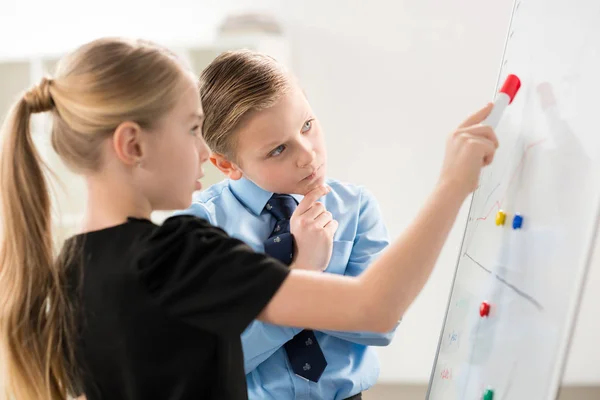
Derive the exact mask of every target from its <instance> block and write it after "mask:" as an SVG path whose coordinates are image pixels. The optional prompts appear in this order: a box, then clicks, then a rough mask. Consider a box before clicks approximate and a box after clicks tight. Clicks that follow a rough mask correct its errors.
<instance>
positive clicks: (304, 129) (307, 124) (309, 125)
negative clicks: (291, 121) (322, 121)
mask: <svg viewBox="0 0 600 400" xmlns="http://www.w3.org/2000/svg"><path fill="white" fill-rule="evenodd" d="M310 128H312V120H311V119H309V120H308V121H306V122H305V123H304V125H302V133H306V132H308V131H310Z"/></svg>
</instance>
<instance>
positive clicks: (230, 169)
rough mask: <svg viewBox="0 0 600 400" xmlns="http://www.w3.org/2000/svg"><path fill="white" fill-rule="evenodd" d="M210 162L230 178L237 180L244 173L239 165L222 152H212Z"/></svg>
mask: <svg viewBox="0 0 600 400" xmlns="http://www.w3.org/2000/svg"><path fill="white" fill-rule="evenodd" d="M210 162H211V163H213V165H214V166H215V167H217V168H218V169H219V170H220V171H221V172H222V173H224V174H225V175H227V176H228V177H229V179H233V180H234V181H237V180H238V179H240V178H241V177H242V175H243V174H242V170H240V169H239V167H238V166H237V165H235V164H234V163H232V162H231V161H229V160H228V159H227V157H225V156H224V155H222V154H219V153H211V155H210Z"/></svg>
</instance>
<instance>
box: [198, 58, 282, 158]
mask: <svg viewBox="0 0 600 400" xmlns="http://www.w3.org/2000/svg"><path fill="white" fill-rule="evenodd" d="M288 88H289V78H288V75H287V74H286V72H285V70H284V68H283V67H282V66H281V65H280V64H279V63H278V62H277V61H275V59H273V58H272V57H270V56H267V55H265V54H261V53H257V52H254V51H250V50H237V51H228V52H225V53H223V54H221V55H219V56H218V57H217V58H215V59H214V60H213V62H211V63H210V65H209V66H208V67H207V68H206V69H205V70H204V71H203V72H202V75H201V77H200V96H201V99H202V107H203V109H204V115H205V117H204V123H203V126H202V135H203V136H204V140H206V143H207V144H208V146H209V147H210V149H211V150H212V151H213V152H215V153H220V154H223V155H226V156H228V157H230V158H234V153H235V139H234V134H235V131H236V128H237V127H238V126H239V125H240V123H242V122H243V120H244V119H245V118H247V117H248V116H249V115H250V114H251V113H252V112H253V111H260V110H264V109H266V108H269V107H272V106H273V105H274V104H275V103H276V102H277V100H278V99H279V98H280V97H281V96H282V95H284V94H285V93H286V91H287V89H288Z"/></svg>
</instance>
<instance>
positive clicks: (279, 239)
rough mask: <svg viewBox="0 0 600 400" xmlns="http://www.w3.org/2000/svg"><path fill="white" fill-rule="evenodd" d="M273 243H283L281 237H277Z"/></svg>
mask: <svg viewBox="0 0 600 400" xmlns="http://www.w3.org/2000/svg"><path fill="white" fill-rule="evenodd" d="M273 241H274V242H275V243H279V242H281V238H280V237H279V236H277V237H276V238H275V239H273Z"/></svg>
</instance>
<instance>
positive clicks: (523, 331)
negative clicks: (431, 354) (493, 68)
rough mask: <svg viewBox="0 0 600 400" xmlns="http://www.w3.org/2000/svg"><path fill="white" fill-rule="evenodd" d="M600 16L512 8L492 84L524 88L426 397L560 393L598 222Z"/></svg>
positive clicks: (544, 4) (470, 226)
mask: <svg viewBox="0 0 600 400" xmlns="http://www.w3.org/2000/svg"><path fill="white" fill-rule="evenodd" d="M599 21H600V2H599V1H595V0H569V1H566V0H521V1H516V2H515V4H514V6H513V13H512V17H511V21H510V28H509V30H508V34H507V39H506V46H505V49H504V54H503V57H502V62H501V67H500V72H499V77H498V82H497V88H498V85H499V84H501V83H502V82H503V81H504V79H505V78H506V76H507V75H508V74H516V75H517V76H518V77H519V78H520V79H521V82H522V86H521V89H520V91H519V93H518V94H517V96H516V97H515V99H514V101H513V103H512V104H511V105H510V106H509V107H508V108H507V109H506V112H505V114H504V116H503V118H502V120H501V121H500V123H499V125H498V126H497V128H496V133H497V134H498V136H499V140H500V147H499V149H498V151H497V154H496V158H495V160H494V162H493V164H492V165H491V166H490V167H488V168H486V169H485V170H484V171H482V174H481V181H480V185H479V187H478V188H477V190H476V191H475V192H474V194H473V197H472V201H471V206H470V210H469V217H468V220H467V226H466V229H465V233H464V238H463V242H462V245H461V251H460V254H459V258H458V262H457V266H456V271H455V275H454V280H453V283H452V289H451V293H450V298H449V300H448V305H447V310H446V316H445V318H444V323H443V328H442V332H441V334H440V338H439V342H438V349H437V353H436V357H435V361H434V366H433V368H432V373H431V379H430V383H429V390H428V394H427V398H428V399H430V400H442V399H443V400H454V399H457V400H471V399H473V400H475V399H476V400H480V399H486V400H487V399H493V400H507V399H516V400H523V399H527V400H535V399H555V398H556V396H557V393H558V389H559V386H560V382H561V378H562V374H563V370H564V365H565V360H566V355H567V354H568V349H569V343H570V340H571V336H572V331H573V327H574V324H575V322H576V317H577V311H578V308H579V302H580V298H581V292H582V290H583V283H584V281H585V278H586V273H587V269H588V264H589V260H590V258H591V254H590V253H591V252H592V250H593V244H594V240H595V236H596V229H597V225H598V220H599V218H598V216H599V204H600V165H599V160H600V128H599V125H598V121H599V119H600V118H599V116H600V101H599V100H598V94H599V92H600V23H599ZM500 210H502V211H503V212H504V213H505V222H504V225H502V224H500V225H498V224H497V221H496V219H497V218H496V217H497V216H498V212H499V211H500ZM516 215H520V216H521V217H522V225H521V227H520V228H519V227H518V224H517V225H516V229H515V227H513V222H514V218H515V216H516ZM484 302H486V303H487V304H489V306H490V307H489V314H488V315H485V310H484V316H481V314H480V307H481V305H482V303H484ZM487 391H489V392H488V394H487V396H486V392H487Z"/></svg>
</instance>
